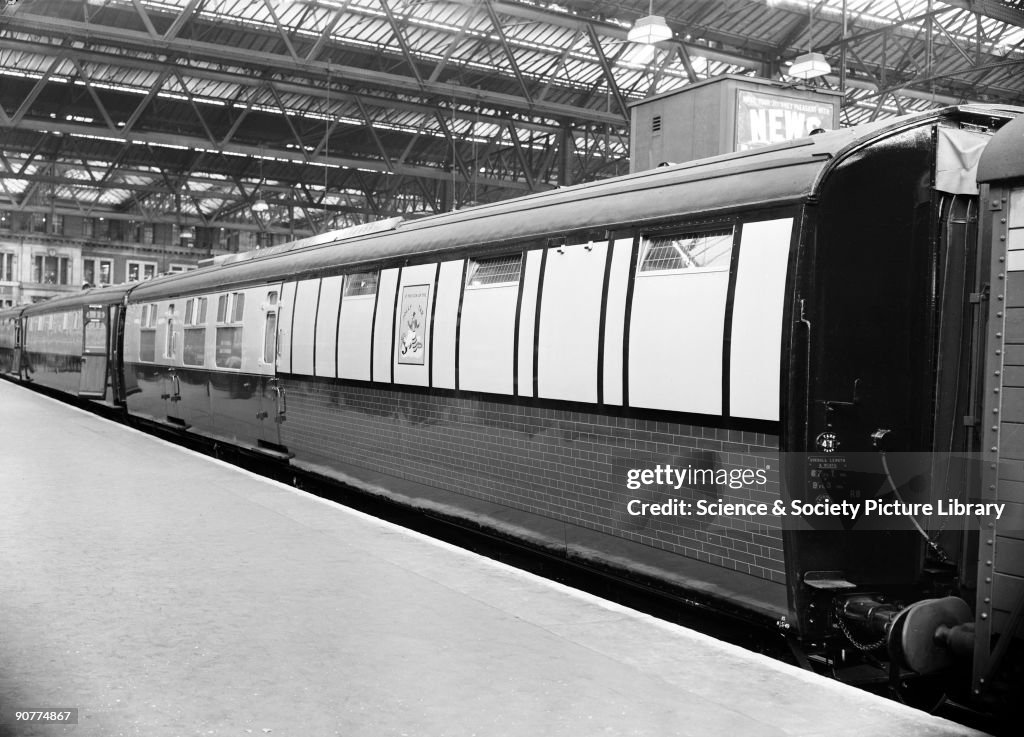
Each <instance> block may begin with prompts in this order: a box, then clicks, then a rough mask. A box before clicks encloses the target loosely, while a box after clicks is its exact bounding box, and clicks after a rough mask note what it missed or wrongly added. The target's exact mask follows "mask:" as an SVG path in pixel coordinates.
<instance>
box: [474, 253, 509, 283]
mask: <svg viewBox="0 0 1024 737" xmlns="http://www.w3.org/2000/svg"><path fill="white" fill-rule="evenodd" d="M522 265H523V256H522V254H519V253H517V254H516V255H514V256H500V257H498V258H487V259H470V261H469V266H468V267H467V268H466V289H473V288H475V287H496V286H507V285H510V284H518V283H519V272H520V271H521V269H522Z"/></svg>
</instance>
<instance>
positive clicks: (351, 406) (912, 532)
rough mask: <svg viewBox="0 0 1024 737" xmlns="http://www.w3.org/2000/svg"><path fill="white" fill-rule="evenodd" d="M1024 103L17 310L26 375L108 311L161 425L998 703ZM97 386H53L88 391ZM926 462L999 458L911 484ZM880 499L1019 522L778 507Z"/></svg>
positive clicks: (868, 129) (1016, 423) (1012, 482)
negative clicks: (907, 473)
mask: <svg viewBox="0 0 1024 737" xmlns="http://www.w3.org/2000/svg"><path fill="white" fill-rule="evenodd" d="M1022 112H1024V111H1022V110H1017V109H1006V108H998V107H993V106H960V107H954V108H947V109H944V110H941V111H936V112H933V113H929V114H921V115H916V116H910V117H905V118H899V119H895V120H888V121H884V122H880V123H874V124H869V125H867V126H861V127H858V128H853V129H846V130H841V131H834V132H829V133H823V134H820V135H817V136H813V137H810V138H806V139H802V140H799V141H795V142H790V143H787V144H783V145H779V146H774V147H770V148H766V149H761V150H757V151H751V152H744V153H740V154H733V155H727V156H722V157H717V158H715V159H710V160H705V161H699V162H692V163H688V164H682V165H674V166H667V167H663V168H659V169H656V170H653V171H649V172H643V173H639V174H635V175H630V176H627V177H623V178H619V179H615V180H607V181H603V182H598V183H594V184H587V185H581V186H576V187H571V188H565V189H560V190H557V191H554V192H549V193H544V194H540V195H534V196H530V197H526V198H522V199H518V200H514V201H509V202H502V203H497V204H493V205H486V206H482V207H476V208H473V209H470V210H464V211H460V212H455V213H450V214H446V215H440V216H436V217H431V218H425V219H422V220H415V221H410V222H396V221H389V222H384V223H381V224H378V225H376V226H374V227H371V228H364V229H362V230H360V231H357V232H349V233H342V234H337V235H335V236H332V237H329V238H319V239H317V240H315V241H312V242H299V243H296V244H291V245H289V246H285V247H277V248H274V249H268V250H267V251H261V252H256V253H251V254H244V255H239V256H237V257H234V258H229V259H227V260H225V261H223V262H221V263H219V264H217V265H215V266H213V267H210V268H205V269H201V270H198V271H196V272H191V273H187V274H178V275H172V276H169V277H165V278H161V279H156V280H153V281H150V282H145V283H142V284H139V285H135V286H133V287H131V288H125V289H123V290H122V291H121V292H114V291H111V290H98V292H99V293H102V294H104V297H105V298H104V299H99V297H98V296H97V293H98V292H97V290H94V291H93V292H89V293H85V294H83V295H79V296H77V297H75V298H71V299H65V300H57V301H53V302H50V303H44V304H43V305H37V306H33V307H29V308H23V309H22V310H21V311H20V313H18V314H17V315H14V313H11V312H10V311H9V312H5V313H3V314H0V323H2V322H3V320H4V315H9V316H8V318H7V319H8V323H10V325H11V327H8V328H5V327H2V326H0V356H5V355H8V353H5V352H4V351H13V353H12V355H14V354H17V353H18V351H20V353H21V355H26V356H28V357H29V359H30V362H31V363H32V365H33V367H34V368H35V370H36V373H35V374H34V376H35V377H36V378H37V380H40V379H39V377H40V376H41V374H40V368H39V366H41V365H45V366H50V367H52V366H54V365H58V364H59V365H62V366H64V367H65V369H64V370H63V373H71V374H74V373H75V368H74V367H75V366H81V362H80V361H77V359H75V358H74V357H72V358H70V359H67V360H66V359H65V358H60V357H67V356H71V354H73V353H74V351H75V350H77V348H76V346H78V343H77V342H76V341H77V338H68V339H67V340H66V345H65V343H62V342H61V340H63V339H62V338H60V335H63V333H60V332H59V331H60V330H65V331H68V330H70V331H72V332H73V331H76V330H78V329H79V328H78V327H76V326H77V325H78V324H79V323H77V322H75V319H77V318H74V317H72V318H70V319H71V320H72V322H71V327H70V328H69V327H68V324H67V318H65V317H61V315H74V314H75V313H76V311H79V312H82V314H83V318H82V319H83V320H86V321H89V322H88V324H93V323H92V322H91V320H92V319H93V318H97V319H98V318H99V317H100V316H101V315H102V316H104V317H103V319H104V320H105V322H103V325H104V326H105V328H104V330H105V333H103V336H104V337H103V341H105V342H104V345H106V347H107V352H106V356H105V359H104V365H105V369H104V371H105V375H106V376H107V377H109V379H108V381H107V385H106V386H105V387H104V392H103V396H102V401H114V402H118V403H121V404H123V406H125V408H126V411H127V413H128V414H129V415H130V416H131V417H132V418H135V419H137V420H142V421H147V422H155V423H160V424H161V425H164V426H166V427H171V428H174V429H175V430H177V431H180V432H182V433H189V434H193V435H202V436H207V437H209V438H211V439H215V440H216V441H217V442H228V443H231V444H234V445H237V446H239V447H244V448H248V449H250V450H251V451H253V452H256V453H262V454H265V455H266V456H268V457H270V458H274V459H278V460H280V461H281V462H285V463H289V464H291V465H293V466H295V467H297V468H302V469H305V470H309V471H313V472H316V473H318V474H321V475H323V476H328V477H334V478H337V479H340V480H342V481H344V482H346V483H349V484H352V485H355V486H358V487H362V488H364V489H365V490H366V491H368V492H370V493H374V494H385V495H389V496H391V497H394V498H396V499H400V500H402V501H403V502H405V503H408V504H411V505H414V506H417V507H420V508H424V509H429V510H434V511H442V512H443V513H444V514H446V515H451V516H454V517H464V518H466V519H469V520H471V522H472V524H474V525H479V526H482V527H484V528H486V529H491V530H497V531H500V532H502V533H504V534H515V535H519V536H521V537H523V538H525V539H527V540H529V541H531V543H533V544H536V545H539V546H541V547H546V548H549V549H553V550H557V551H558V552H559V553H560V554H562V555H566V556H569V557H572V558H574V559H577V560H580V561H585V562H587V563H588V564H592V565H595V566H601V567H606V568H609V569H612V570H617V571H630V572H633V573H635V574H637V575H640V576H642V577H644V578H645V579H647V580H654V581H663V582H666V583H668V584H671V585H674V586H678V587H680V588H682V589H683V590H685V591H688V592H690V594H691V595H693V596H695V597H696V598H698V599H699V598H702V597H707V598H709V599H717V600H725V601H728V602H731V604H732V605H734V606H736V607H738V608H744V609H748V610H751V611H755V612H757V613H759V614H760V615H763V616H770V617H772V618H773V619H775V620H777V621H778V623H779V626H780V627H781V628H782V629H783V630H784V631H786V632H787V633H788V634H789V635H790V636H792V638H793V639H794V640H798V641H800V642H802V643H803V644H804V645H805V646H806V647H807V648H808V649H810V650H817V651H819V653H822V655H821V656H820V657H821V658H822V659H823V660H822V661H821V662H823V663H825V664H827V665H829V666H832V667H836V666H838V665H841V664H842V662H844V661H845V659H847V658H848V657H849V653H850V652H851V651H867V652H871V653H873V655H872V656H871V657H872V659H874V660H875V661H877V659H878V658H881V659H883V660H889V661H891V663H892V664H893V665H892V671H891V672H892V678H893V680H894V682H896V681H899V680H900V678H902V677H903V676H904V675H906V674H907V673H911V672H916V673H918V674H930V673H933V672H937V671H946V670H948V669H950V668H951V667H952V672H953V673H955V674H962V675H963V676H964V677H963V679H962V681H961V682H960V683H959V686H961V687H962V688H963V690H964V691H965V692H970V694H972V695H973V696H974V697H976V698H977V699H985V698H989V699H997V698H998V697H999V693H1000V691H999V688H1000V685H999V684H1004V685H1005V683H1006V682H1007V681H1008V680H1010V679H1012V678H1014V677H1019V676H1020V673H1019V670H1020V664H1021V658H1020V645H1021V643H1020V640H1019V638H1017V637H1016V635H1015V632H1016V631H1017V624H1018V622H1019V620H1020V618H1021V609H1022V602H1024V470H1022V469H1024V465H1022V462H1024V436H1022V434H1021V432H1020V428H1021V426H1022V425H1021V424H1020V423H1022V422H1024V396H1022V395H1024V390H1022V389H1019V388H1017V387H1018V386H1020V382H1019V381H1018V379H1019V377H1020V375H1021V373H1022V371H1024V369H1022V367H1024V354H1022V351H1024V347H1022V345H1024V330H1022V328H1021V317H1020V316H1021V314H1024V309H1022V308H1024V263H1022V262H1021V260H1020V255H1021V254H1024V132H1022V128H1024V117H1017V116H1019V115H1020V114H1021V113H1022ZM979 162H980V163H979ZM979 182H980V186H979ZM108 295H109V296H108ZM101 305H105V306H104V307H103V309H100V306H101ZM90 315H92V318H90ZM12 318H13V319H12ZM19 318H20V322H19ZM15 324H20V330H21V338H20V339H21V344H20V345H18V344H17V338H16V337H15V336H14V325H15ZM83 324H86V323H83ZM95 330H96V331H99V328H98V327H95ZM75 334H76V335H77V333H75ZM84 335H85V343H84V344H83V345H84V346H86V347H88V344H89V333H88V332H86V333H85V334H84ZM93 335H94V342H93V346H94V347H96V346H99V345H100V343H101V342H103V341H101V340H100V337H99V335H100V334H99V332H95V333H94V334H93ZM12 344H13V345H12ZM85 352H86V351H85V349H84V348H83V349H82V350H81V351H80V354H81V356H84V355H85ZM81 356H80V357H81ZM88 358H90V357H87V359H88ZM5 360H6V359H5ZM85 366H87V367H89V368H88V369H87V370H82V369H80V368H79V370H78V379H77V380H78V382H79V383H78V389H77V390H76V389H75V381H74V380H69V381H65V382H64V383H62V384H61V385H60V386H57V387H56V388H58V389H60V390H62V391H66V392H70V393H76V391H77V393H83V394H84V395H85V396H88V393H87V391H88V386H87V385H90V382H91V381H92V380H93V379H95V377H97V376H98V375H99V369H98V368H96V369H94V368H93V366H94V364H90V363H89V362H88V360H87V362H86V363H85ZM20 368H23V367H18V366H16V365H15V367H14V370H15V371H18V370H20ZM90 372H91V373H90ZM52 373H60V372H52ZM87 374H88V376H89V377H90V378H88V379H87ZM82 387H86V392H83V391H82ZM108 390H109V393H107V391H108ZM899 454H925V456H926V457H927V458H929V459H931V461H930V462H932V463H933V465H934V459H936V458H946V459H948V458H953V457H957V456H962V457H965V458H969V459H970V460H971V462H969V463H966V464H960V466H958V468H961V470H960V471H959V475H955V478H953V476H954V474H950V473H948V472H947V473H945V474H944V475H943V474H935V473H933V474H932V475H930V476H926V477H925V481H924V482H922V480H921V477H920V476H917V477H915V478H914V479H913V480H911V481H909V482H907V484H906V485H904V484H903V481H902V480H899V479H897V480H896V481H894V475H895V476H898V475H899V474H894V472H893V471H892V470H891V469H890V464H889V462H887V458H888V459H889V460H892V459H894V458H897V457H898V456H899ZM850 459H861V460H860V461H851V460H850ZM863 459H867V460H863ZM893 462H894V463H895V461H893ZM865 464H866V466H867V467H868V470H867V471H865V470H864V467H865ZM964 469H965V470H964ZM879 479H881V481H880V480H879ZM879 489H881V492H880V491H879ZM875 497H879V498H883V499H886V500H894V499H895V500H897V501H899V502H901V503H902V502H903V501H904V499H912V500H913V501H914V502H915V503H931V504H937V503H940V502H941V501H942V500H944V499H951V500H958V501H959V500H967V499H971V500H988V501H998V502H999V503H1001V504H1003V505H1004V507H1003V508H1002V513H1001V514H1000V515H999V518H998V519H997V518H996V517H995V516H992V515H981V516H977V517H975V518H971V519H970V520H967V521H966V522H965V521H963V520H961V522H963V524H959V525H954V526H953V527H952V528H949V529H947V527H950V526H949V525H946V524H934V525H933V524H931V523H930V522H928V521H924V522H922V521H918V520H910V522H911V524H907V525H906V526H904V527H893V526H891V525H887V524H881V523H878V524H872V523H871V522H870V521H868V520H865V519H863V518H858V517H857V516H856V515H854V516H853V517H843V518H839V519H832V518H830V517H828V516H827V515H819V514H811V515H797V516H798V517H800V519H799V520H798V521H793V520H792V519H790V518H789V517H788V516H787V515H784V514H783V515H779V514H774V515H773V514H763V513H759V512H754V511H752V510H753V509H754V508H755V507H756V508H758V509H777V508H778V509H781V510H783V511H784V510H786V509H789V508H790V507H791V505H792V504H794V503H796V504H798V505H799V504H803V503H806V504H811V505H817V506H823V507H825V508H828V507H830V506H831V505H839V506H841V505H842V504H843V503H847V504H850V505H853V504H856V503H858V502H859V501H861V502H862V501H864V500H866V499H869V498H870V499H874V498H875ZM779 505H781V507H779ZM698 508H700V509H705V510H716V511H714V513H709V514H704V515H696V514H693V513H692V511H693V510H695V509H698ZM638 510H639V511H640V513H637V511H638ZM723 510H733V511H734V510H740V512H739V513H724V512H723ZM958 658H962V659H964V660H965V662H966V664H965V665H962V666H960V667H959V668H957V667H953V666H954V664H955V662H956V660H957V659H958ZM972 659H973V660H972ZM1014 666H1015V667H1016V668H1017V671H1016V672H1015V671H1014Z"/></svg>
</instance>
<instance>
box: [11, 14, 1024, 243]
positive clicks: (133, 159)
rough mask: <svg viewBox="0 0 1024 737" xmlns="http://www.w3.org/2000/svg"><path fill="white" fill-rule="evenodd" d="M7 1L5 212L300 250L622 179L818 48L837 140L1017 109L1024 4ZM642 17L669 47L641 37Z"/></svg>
mask: <svg viewBox="0 0 1024 737" xmlns="http://www.w3.org/2000/svg"><path fill="white" fill-rule="evenodd" d="M0 5H2V8H0V210H4V211H20V212H40V213H44V214H46V213H48V214H63V215H86V216H94V217H100V216H102V217H108V218H112V219H121V220H135V221H143V222H149V223H160V222H163V223H173V224H175V225H177V226H179V227H182V228H186V227H196V226H200V227H220V228H225V229H231V230H238V231H262V232H269V233H274V234H278V235H281V234H287V235H288V236H293V237H304V236H309V235H313V234H317V233H321V232H324V231H327V230H330V229H334V228H340V227H345V226H351V225H355V224H359V223H363V222H367V221H371V220H376V219H380V218H386V217H394V216H404V217H415V216H417V215H420V214H428V213H434V212H439V211H444V210H448V209H452V208H463V207H467V206H471V205H473V204H478V203H486V202H492V201H497V200H501V199H506V198H508V197H512V196H515V195H518V194H525V193H528V192H533V191H541V190H545V189H551V188H555V187H558V186H562V185H567V184H572V183H576V182H582V181H591V180H595V179H601V178H605V177H608V176H613V175H616V174H621V173H625V172H626V171H627V169H628V143H629V105H630V103H632V102H635V101H638V100H641V99H643V98H645V97H647V96H649V95H651V94H660V93H664V92H667V91H670V90H673V89H678V88H682V87H684V86H686V85H688V84H692V83H696V82H700V81H703V80H706V79H708V78H711V77H715V76H718V75H721V74H739V75H749V76H757V77H767V78H774V79H783V80H786V79H787V77H786V76H785V71H786V69H787V65H788V63H790V62H792V60H793V59H794V58H796V57H797V56H798V55H800V54H802V53H805V52H807V51H809V50H813V51H816V52H820V53H823V54H824V55H825V56H826V58H827V59H828V61H829V63H830V65H831V67H832V69H833V72H832V74H830V75H827V76H825V77H823V78H820V79H818V80H815V81H814V82H813V84H814V85H816V86H821V87H824V88H828V89H832V90H840V91H842V92H843V93H844V98H843V100H844V102H843V108H842V113H841V115H842V123H843V125H852V124H856V123H861V122H866V121H870V120H876V119H879V118H884V117H890V116H893V115H898V114H902V113H908V112H915V111H922V110H926V109H930V108H934V107H940V106H944V105H950V104H957V103H962V102H996V103H1006V104H1016V105H1024V2H1022V1H1021V0H1001V1H1000V0H818V1H817V2H807V1H806V0H724V1H719V0H662V1H661V2H655V3H653V6H652V5H650V4H649V2H648V0H640V1H637V2H623V3H609V2H599V1H591V0H563V2H561V3H553V2H546V1H543V0H0ZM651 8H653V11H654V13H656V14H658V15H662V16H664V17H665V18H666V21H667V23H668V25H669V26H670V27H671V29H672V30H673V32H674V36H673V38H672V39H670V40H668V41H664V42H661V43H659V44H657V45H655V46H645V45H639V44H633V43H630V42H628V41H627V38H626V36H627V33H628V30H629V28H630V26H631V25H632V24H633V23H634V22H635V21H636V20H637V19H638V18H639V17H641V16H645V15H648V13H649V12H650V9H651ZM794 82H795V80H794ZM257 200H260V201H262V202H265V203H267V205H268V206H269V207H268V209H267V210H265V211H263V212H254V211H253V208H252V205H253V204H254V203H255V202H256V201H257ZM258 209H259V208H258Z"/></svg>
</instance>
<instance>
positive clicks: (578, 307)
mask: <svg viewBox="0 0 1024 737" xmlns="http://www.w3.org/2000/svg"><path fill="white" fill-rule="evenodd" d="M607 253H608V244H607V243H588V244H586V245H577V246H563V247H560V248H549V249H548V259H547V265H546V267H545V270H544V287H543V289H542V290H541V311H540V335H539V336H538V340H537V396H539V397H543V398H545V399H564V400H567V401H573V402H596V401H597V348H598V343H599V340H598V339H599V337H600V332H601V292H602V291H603V288H604V267H605V256H606V255H607Z"/></svg>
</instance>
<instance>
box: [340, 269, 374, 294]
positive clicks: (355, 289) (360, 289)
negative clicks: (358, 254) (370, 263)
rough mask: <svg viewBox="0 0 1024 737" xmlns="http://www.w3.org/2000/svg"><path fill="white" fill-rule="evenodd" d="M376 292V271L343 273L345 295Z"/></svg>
mask: <svg viewBox="0 0 1024 737" xmlns="http://www.w3.org/2000/svg"><path fill="white" fill-rule="evenodd" d="M376 293H377V272H376V271H368V272H366V273H363V274H346V275H345V296H346V297H367V296H372V295H374V294H376Z"/></svg>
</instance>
